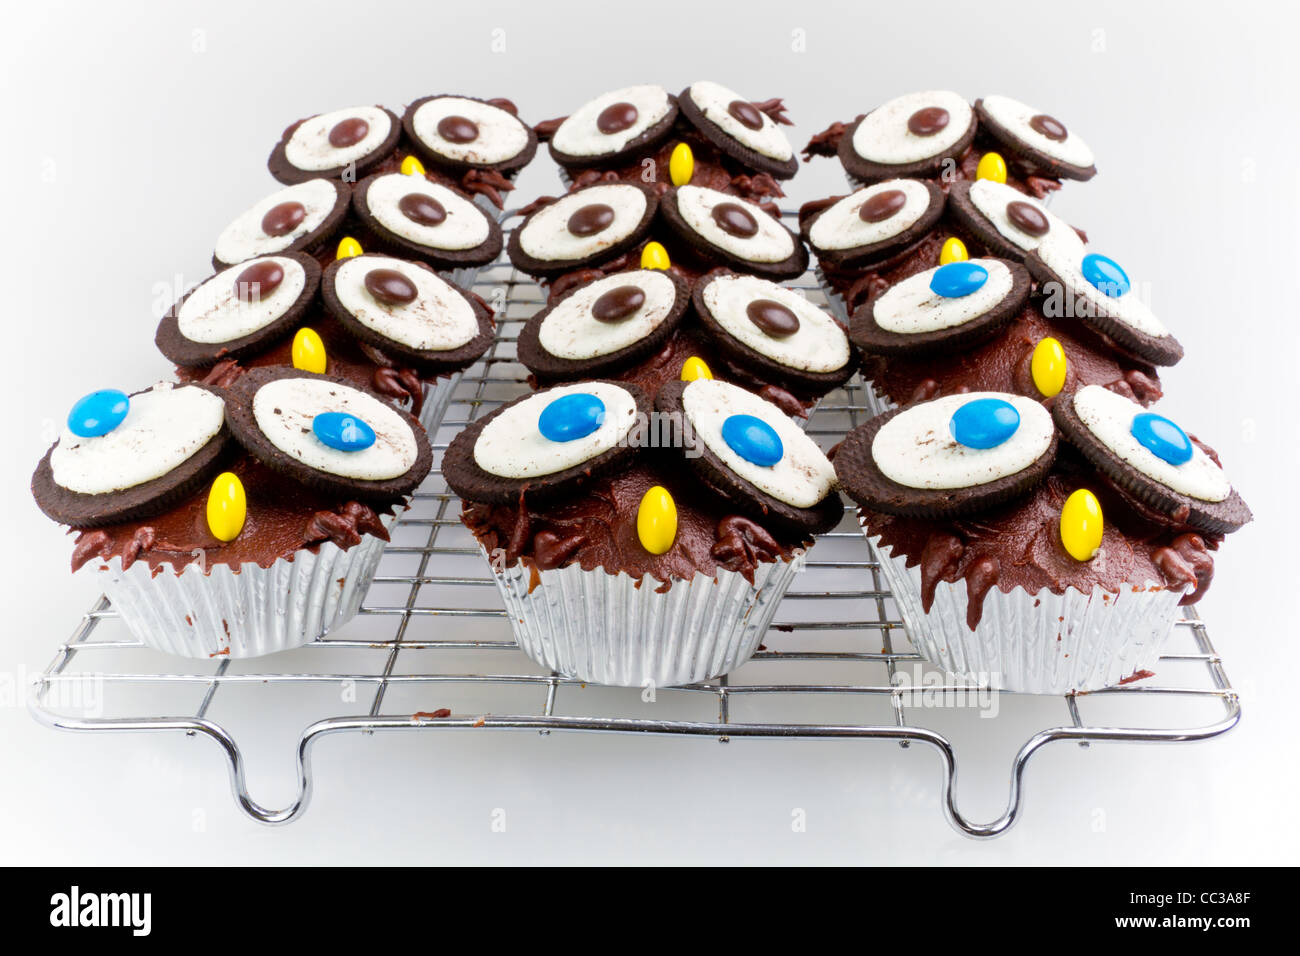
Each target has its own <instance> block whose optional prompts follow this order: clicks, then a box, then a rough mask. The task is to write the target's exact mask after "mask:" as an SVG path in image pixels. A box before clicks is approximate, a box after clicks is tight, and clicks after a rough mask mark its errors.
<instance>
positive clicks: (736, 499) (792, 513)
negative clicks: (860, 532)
mask: <svg viewBox="0 0 1300 956" xmlns="http://www.w3.org/2000/svg"><path fill="white" fill-rule="evenodd" d="M689 384H690V382H682V381H677V382H668V383H667V384H665V385H664V386H663V388H661V389H660V390H659V394H658V395H657V396H656V397H655V408H656V409H657V410H658V411H659V412H660V413H661V414H665V415H671V416H674V417H675V418H677V419H678V420H681V421H685V420H686V411H685V408H684V406H683V404H682V392H684V391H685V390H686V387H687V386H688V385H689ZM773 410H774V411H775V412H776V413H777V414H784V413H783V412H782V411H781V410H780V409H778V408H776V406H773ZM680 450H681V451H682V452H683V453H684V456H685V459H686V463H687V465H688V466H689V467H690V468H691V470H692V471H693V472H694V473H695V475H696V477H698V478H699V479H700V480H701V481H702V482H704V484H705V485H707V486H708V487H709V488H711V489H713V491H714V492H716V493H717V494H719V495H721V496H722V497H723V498H726V499H727V500H728V501H730V502H731V503H732V504H734V505H735V506H736V507H737V508H739V509H740V510H742V511H744V512H747V513H748V514H749V515H751V516H752V517H755V518H758V519H760V520H762V521H763V522H765V523H766V524H768V525H770V526H773V527H777V528H779V529H780V530H783V531H789V532H793V533H796V534H807V535H814V534H824V533H826V532H827V531H830V530H831V529H832V528H833V527H835V526H836V525H837V524H839V521H840V518H842V517H843V516H844V502H843V501H841V500H840V496H839V495H838V494H836V493H835V492H834V491H833V490H832V491H831V492H830V493H829V494H827V495H826V497H825V498H823V499H822V500H821V501H819V502H818V503H817V504H815V505H813V506H812V507H811V508H796V507H795V506H794V505H790V504H787V503H786V502H784V501H782V500H781V499H779V498H776V497H773V496H772V495H769V494H768V493H767V492H765V491H762V490H760V489H759V488H757V487H755V486H754V485H753V483H751V482H749V481H747V480H746V479H744V478H742V477H741V476H740V475H738V474H736V473H735V472H734V471H732V470H731V469H730V468H728V467H727V465H726V463H725V462H723V460H722V459H721V458H719V457H718V456H717V455H715V454H714V453H713V452H712V451H711V450H710V449H709V448H708V446H707V445H705V444H704V442H703V441H701V440H700V439H699V437H698V436H697V435H696V434H695V433H694V430H693V429H692V430H689V431H687V430H686V429H683V432H682V447H681V449H680Z"/></svg>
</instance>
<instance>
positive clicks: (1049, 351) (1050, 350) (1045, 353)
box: [1029, 335, 1069, 398]
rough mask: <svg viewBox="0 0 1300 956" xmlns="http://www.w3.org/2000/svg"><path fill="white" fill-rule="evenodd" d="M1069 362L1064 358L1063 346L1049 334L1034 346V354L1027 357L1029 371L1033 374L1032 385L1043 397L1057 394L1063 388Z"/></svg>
mask: <svg viewBox="0 0 1300 956" xmlns="http://www.w3.org/2000/svg"><path fill="white" fill-rule="evenodd" d="M1068 370H1069V363H1068V362H1067V361H1066V359H1065V347H1064V346H1063V345H1061V343H1060V342H1058V341H1057V340H1056V339H1054V338H1052V337H1051V336H1050V335H1048V336H1046V337H1044V338H1043V339H1041V340H1040V341H1039V343H1038V344H1037V345H1035V346H1034V354H1033V355H1032V356H1031V357H1030V359H1029V373H1030V375H1032V376H1033V379H1034V387H1035V388H1036V389H1038V391H1039V392H1041V393H1042V394H1043V397H1044V398H1051V397H1052V396H1053V395H1059V394H1060V392H1061V389H1063V388H1065V373H1066V372H1067V371H1068Z"/></svg>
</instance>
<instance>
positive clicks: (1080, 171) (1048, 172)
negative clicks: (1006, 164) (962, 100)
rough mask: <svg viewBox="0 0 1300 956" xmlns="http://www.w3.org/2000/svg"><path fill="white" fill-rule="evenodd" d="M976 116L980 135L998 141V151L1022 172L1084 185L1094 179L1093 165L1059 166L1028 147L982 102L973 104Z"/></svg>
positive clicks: (1043, 154) (1063, 164)
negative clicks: (990, 113)
mask: <svg viewBox="0 0 1300 956" xmlns="http://www.w3.org/2000/svg"><path fill="white" fill-rule="evenodd" d="M975 115H976V117H978V118H979V128H980V133H981V134H984V135H987V136H989V137H990V138H992V139H994V140H997V143H998V146H999V148H1000V149H1001V150H1002V151H1004V152H1006V153H1008V154H1009V155H1010V157H1011V158H1012V159H1014V160H1016V161H1018V163H1017V165H1019V167H1020V168H1021V169H1023V170H1024V171H1025V172H1027V173H1030V174H1032V175H1038V176H1053V177H1056V178H1057V179H1074V180H1078V181H1080V182H1086V181H1087V180H1089V179H1092V177H1093V176H1096V175H1097V167H1096V165H1092V166H1075V165H1073V164H1071V163H1066V162H1062V161H1061V160H1059V159H1057V158H1056V157H1055V156H1049V155H1047V154H1046V153H1044V152H1043V151H1042V150H1040V149H1036V148H1035V147H1033V146H1030V145H1029V144H1028V143H1026V142H1025V141H1024V140H1023V139H1021V138H1020V137H1019V136H1017V135H1016V134H1015V133H1013V132H1011V130H1009V129H1007V128H1006V127H1005V126H1003V125H1002V124H1001V123H999V122H998V121H997V120H995V119H994V118H993V117H992V116H990V115H989V113H988V111H987V110H985V109H984V101H983V100H982V99H979V100H976V101H975Z"/></svg>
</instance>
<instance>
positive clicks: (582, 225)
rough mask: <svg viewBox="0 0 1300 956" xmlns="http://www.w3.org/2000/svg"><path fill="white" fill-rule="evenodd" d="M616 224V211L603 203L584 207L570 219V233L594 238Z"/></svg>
mask: <svg viewBox="0 0 1300 956" xmlns="http://www.w3.org/2000/svg"><path fill="white" fill-rule="evenodd" d="M613 222H614V210H613V209H612V208H611V207H609V206H606V205H605V204H604V203H603V202H596V203H591V204H589V205H586V206H583V207H582V208H581V209H579V210H578V211H577V212H575V213H574V214H573V215H572V216H570V217H569V223H568V228H569V232H571V233H573V234H574V235H575V236H594V235H595V234H596V233H598V232H601V231H602V230H605V229H608V228H609V227H610V225H611V224H613Z"/></svg>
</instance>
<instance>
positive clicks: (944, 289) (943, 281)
mask: <svg viewBox="0 0 1300 956" xmlns="http://www.w3.org/2000/svg"><path fill="white" fill-rule="evenodd" d="M988 278H989V270H988V269H985V268H984V267H983V266H982V265H980V264H979V263H978V262H950V263H948V264H947V265H945V266H940V267H939V268H938V269H936V270H935V272H934V275H932V276H931V277H930V291H931V292H933V293H934V294H935V295H941V296H943V297H944V298H945V299H959V298H961V297H962V296H964V295H970V294H971V293H972V292H975V291H976V290H978V289H979V288H980V287H981V286H983V285H984V283H985V282H987V281H988Z"/></svg>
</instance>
